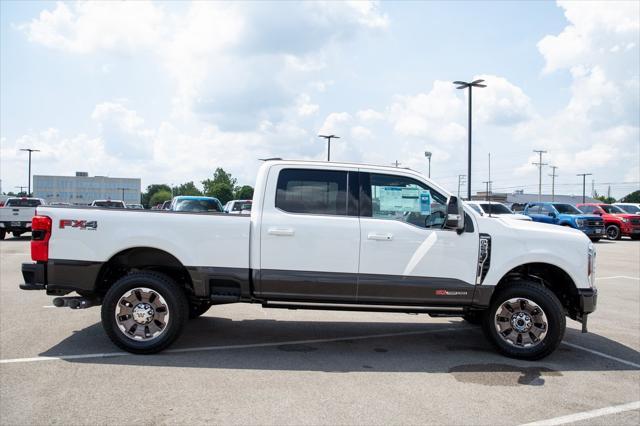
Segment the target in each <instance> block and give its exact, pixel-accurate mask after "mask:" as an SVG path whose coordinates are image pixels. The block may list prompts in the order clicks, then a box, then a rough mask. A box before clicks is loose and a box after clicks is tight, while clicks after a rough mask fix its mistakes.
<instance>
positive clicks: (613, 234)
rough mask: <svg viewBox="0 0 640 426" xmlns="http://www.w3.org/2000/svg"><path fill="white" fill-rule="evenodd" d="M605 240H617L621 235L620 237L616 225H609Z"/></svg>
mask: <svg viewBox="0 0 640 426" xmlns="http://www.w3.org/2000/svg"><path fill="white" fill-rule="evenodd" d="M606 233H607V238H608V239H610V240H619V239H620V237H621V235H620V228H618V226H616V225H609V226H607V230H606Z"/></svg>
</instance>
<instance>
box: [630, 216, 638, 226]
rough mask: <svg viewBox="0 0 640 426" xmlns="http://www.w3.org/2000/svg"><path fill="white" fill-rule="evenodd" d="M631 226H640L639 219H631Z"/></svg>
mask: <svg viewBox="0 0 640 426" xmlns="http://www.w3.org/2000/svg"><path fill="white" fill-rule="evenodd" d="M631 224H632V225H636V226H637V225H640V217H639V218H637V219H636V218H635V217H634V218H633V219H631Z"/></svg>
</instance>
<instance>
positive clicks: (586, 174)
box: [576, 173, 593, 204]
mask: <svg viewBox="0 0 640 426" xmlns="http://www.w3.org/2000/svg"><path fill="white" fill-rule="evenodd" d="M592 174H593V173H578V174H577V175H576V176H582V204H584V203H585V194H584V187H585V184H586V179H587V176H591V175H592Z"/></svg>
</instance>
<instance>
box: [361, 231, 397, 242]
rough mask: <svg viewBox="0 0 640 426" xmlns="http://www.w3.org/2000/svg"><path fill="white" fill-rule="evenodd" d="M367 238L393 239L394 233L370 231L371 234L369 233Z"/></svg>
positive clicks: (377, 239) (376, 239) (378, 239)
mask: <svg viewBox="0 0 640 426" xmlns="http://www.w3.org/2000/svg"><path fill="white" fill-rule="evenodd" d="M367 239H369V240H375V241H391V240H393V234H391V233H386V234H378V233H376V232H369V234H368V235H367Z"/></svg>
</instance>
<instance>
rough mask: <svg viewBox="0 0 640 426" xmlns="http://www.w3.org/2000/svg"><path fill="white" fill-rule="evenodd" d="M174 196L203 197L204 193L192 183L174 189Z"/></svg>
mask: <svg viewBox="0 0 640 426" xmlns="http://www.w3.org/2000/svg"><path fill="white" fill-rule="evenodd" d="M173 195H202V191H200V190H199V189H198V188H197V187H196V185H195V184H194V183H193V181H191V182H186V183H183V184H182V185H178V186H176V187H174V188H173Z"/></svg>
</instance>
